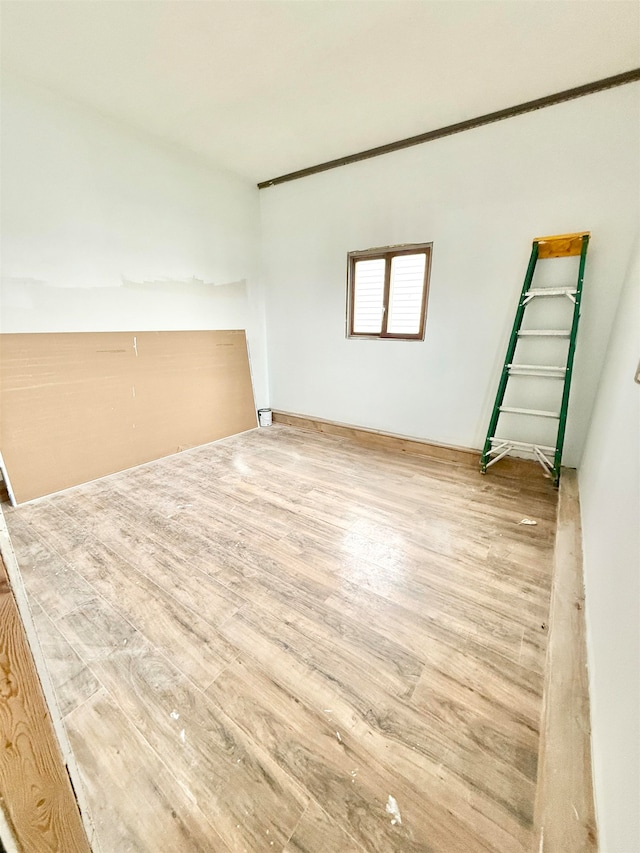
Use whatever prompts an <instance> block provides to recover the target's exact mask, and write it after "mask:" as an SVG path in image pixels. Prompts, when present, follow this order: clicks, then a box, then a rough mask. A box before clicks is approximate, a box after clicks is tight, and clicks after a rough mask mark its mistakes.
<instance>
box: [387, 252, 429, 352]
mask: <svg viewBox="0 0 640 853" xmlns="http://www.w3.org/2000/svg"><path fill="white" fill-rule="evenodd" d="M426 260H427V256H426V255H425V254H424V253H422V254H419V255H398V256H396V257H395V258H392V259H391V287H390V290H389V318H388V320H387V332H389V333H390V334H392V335H417V334H418V333H419V332H420V318H421V313H422V292H423V288H424V267H425V263H426Z"/></svg>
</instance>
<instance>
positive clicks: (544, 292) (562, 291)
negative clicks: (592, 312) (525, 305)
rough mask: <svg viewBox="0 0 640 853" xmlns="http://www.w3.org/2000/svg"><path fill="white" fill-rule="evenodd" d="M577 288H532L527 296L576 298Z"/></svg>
mask: <svg viewBox="0 0 640 853" xmlns="http://www.w3.org/2000/svg"><path fill="white" fill-rule="evenodd" d="M577 292H578V291H577V290H576V288H575V287H530V288H529V290H527V292H526V293H525V296H575V294H576V293H577Z"/></svg>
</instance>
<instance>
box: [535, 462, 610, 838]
mask: <svg viewBox="0 0 640 853" xmlns="http://www.w3.org/2000/svg"><path fill="white" fill-rule="evenodd" d="M535 830H536V832H535V844H534V848H533V850H534V851H535V853H596V851H597V849H598V841H597V831H596V816H595V806H594V797H593V777H592V768H591V722H590V709H589V679H588V672H587V648H586V629H585V616H584V578H583V565H582V527H581V524H580V499H579V494H578V478H577V473H576V472H575V471H572V470H567V469H563V472H562V477H561V479H560V494H559V499H558V523H557V528H556V543H555V555H554V568H553V581H552V589H551V607H550V612H549V644H548V647H547V661H546V667H545V685H544V696H543V711H542V719H541V726H540V750H539V757H538V782H537V789H536V806H535Z"/></svg>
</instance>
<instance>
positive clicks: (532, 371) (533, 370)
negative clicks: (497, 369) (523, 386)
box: [508, 364, 567, 379]
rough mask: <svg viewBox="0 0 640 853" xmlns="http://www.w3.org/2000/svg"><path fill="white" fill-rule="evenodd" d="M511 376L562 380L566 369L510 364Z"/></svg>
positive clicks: (540, 365)
mask: <svg viewBox="0 0 640 853" xmlns="http://www.w3.org/2000/svg"><path fill="white" fill-rule="evenodd" d="M508 368H509V375H510V376H544V377H546V378H547V379H562V378H563V377H564V376H565V375H566V372H567V368H566V367H552V366H550V365H549V366H547V365H545V364H509V365H508Z"/></svg>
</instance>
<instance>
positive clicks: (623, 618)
mask: <svg viewBox="0 0 640 853" xmlns="http://www.w3.org/2000/svg"><path fill="white" fill-rule="evenodd" d="M639 358H640V243H639V244H638V246H637V248H636V252H635V257H634V260H633V263H632V264H631V265H630V268H629V272H628V275H627V281H626V284H625V287H624V290H623V292H622V296H621V299H620V305H619V307H618V312H617V315H616V320H615V323H614V326H613V331H612V334H611V341H610V345H609V349H608V351H607V356H606V360H605V364H604V369H603V372H602V377H601V381H600V386H599V389H598V395H597V399H596V405H595V409H594V412H593V418H592V421H591V426H590V429H589V435H588V438H587V443H586V447H585V452H584V457H583V460H582V463H581V465H580V469H579V482H580V503H581V508H582V527H583V539H584V567H585V587H586V619H587V644H588V654H589V673H590V683H591V723H592V733H593V734H592V738H593V762H594V779H595V794H596V808H597V816H598V825H599V831H600V842H601V843H600V849H601V851H602V853H639V851H640V810H639V809H638V804H639V803H640V385H636V384H635V383H634V381H633V376H634V373H635V370H636V367H637V365H638V359H639Z"/></svg>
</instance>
